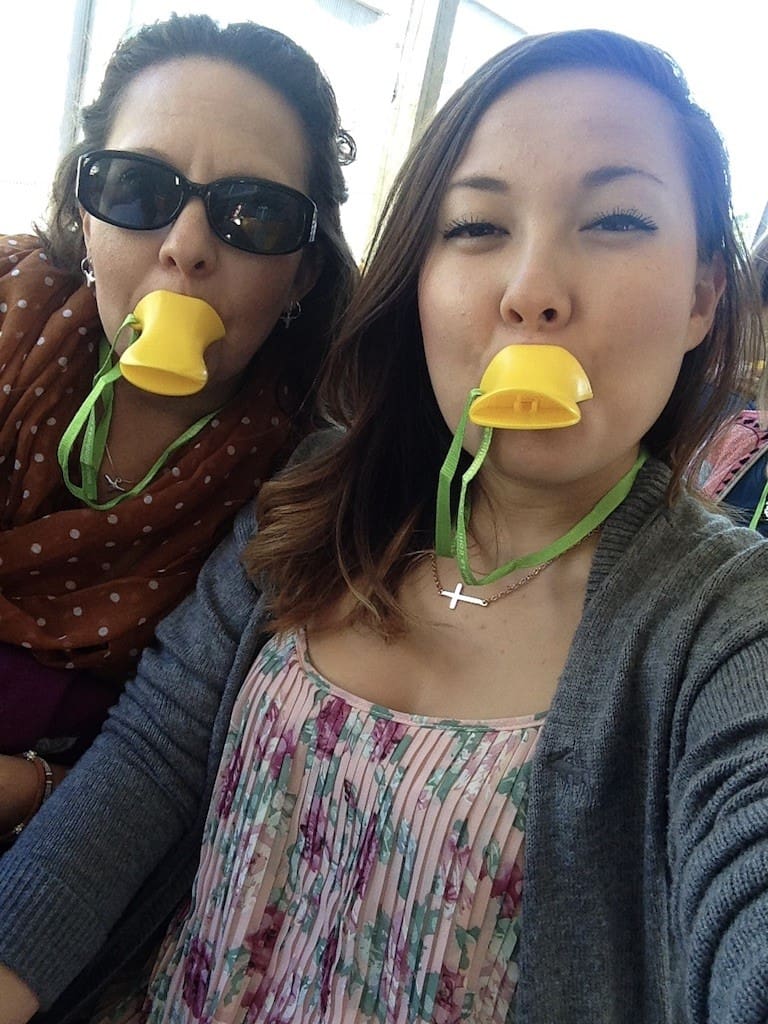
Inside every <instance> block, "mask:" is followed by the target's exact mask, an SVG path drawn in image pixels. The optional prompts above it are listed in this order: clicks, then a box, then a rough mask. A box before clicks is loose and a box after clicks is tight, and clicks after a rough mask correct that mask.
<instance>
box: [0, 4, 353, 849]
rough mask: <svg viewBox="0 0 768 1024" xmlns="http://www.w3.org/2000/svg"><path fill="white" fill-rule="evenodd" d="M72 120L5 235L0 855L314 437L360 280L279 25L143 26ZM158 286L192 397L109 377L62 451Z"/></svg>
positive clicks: (294, 54) (321, 106)
mask: <svg viewBox="0 0 768 1024" xmlns="http://www.w3.org/2000/svg"><path fill="white" fill-rule="evenodd" d="M82 128H83V137H82V140H81V141H80V142H78V143H77V145H76V146H75V147H74V148H73V149H72V151H71V152H69V153H68V154H67V155H66V156H65V157H64V159H63V160H62V162H61V165H60V167H59V170H58V173H57V176H56V180H55V182H54V186H53V200H52V211H51V215H50V219H49V222H48V225H47V227H46V229H45V230H44V231H40V232H39V233H38V235H37V236H26V235H14V236H6V237H3V238H2V239H1V240H0V755H5V756H0V837H1V838H0V843H2V842H5V843H8V842H10V841H12V840H13V839H14V838H15V836H16V835H18V833H19V832H20V831H21V829H22V828H23V827H24V826H25V824H26V823H27V822H28V821H29V820H30V818H31V817H32V815H33V814H34V812H35V811H36V810H37V808H38V807H39V805H40V802H41V801H42V799H43V798H44V797H45V796H46V795H48V794H49V793H50V791H51V788H52V786H53V784H54V783H55V782H56V781H58V780H59V779H60V778H61V776H62V774H63V772H64V770H65V766H68V765H71V764H72V763H73V762H74V761H75V760H76V759H77V758H78V757H79V756H80V755H81V754H82V752H83V751H84V750H85V749H86V748H87V747H88V745H89V744H90V742H91V741H92V739H93V737H94V736H95V735H96V733H97V732H98V730H99V727H100V725H101V723H102V722H103V720H104V718H105V716H106V713H107V709H108V708H109V707H110V706H111V705H112V704H113V703H114V702H115V700H116V699H117V696H118V694H119V692H120V689H121V687H122V686H123V684H124V682H125V680H126V679H127V678H128V676H129V675H130V674H131V673H132V672H133V670H134V669H135V666H136V663H137V661H138V658H139V655H140V652H141V650H142V648H143V647H144V646H145V645H146V643H147V642H148V641H149V640H150V639H151V637H152V635H153V633H154V629H155V626H156V625H157V623H158V621H159V620H160V618H161V617H162V616H163V615H165V614H167V613H168V612H169V611H170V610H171V609H172V608H173V607H174V606H175V605H176V604H178V603H179V601H181V599H182V598H183V597H184V596H185V595H186V594H188V593H189V592H190V591H191V590H192V589H193V587H194V583H195V579H196V577H197V573H198V571H199V569H200V567H201V566H202V564H203V562H204V561H205V559H206V557H207V555H208V554H209V553H210V552H211V550H212V549H213V548H214V547H215V545H216V544H217V543H218V541H219V540H220V539H221V538H222V536H223V535H224V534H225V532H226V531H227V530H228V529H229V528H230V526H231V523H232V520H233V517H234V516H235V514H236V512H237V511H238V509H240V508H241V507H242V506H243V504H245V503H246V502H248V501H250V500H251V499H252V498H253V496H254V495H255V494H256V492H257V491H258V489H259V486H260V484H261V482H262V481H263V480H264V479H266V478H267V477H268V476H270V474H271V473H272V472H274V470H275V469H276V468H277V467H278V466H280V465H281V464H282V463H283V462H284V460H285V458H286V457H287V455H288V454H289V453H290V451H291V449H292V447H293V446H294V445H295V443H296V442H297V440H299V439H300V438H301V437H302V436H303V435H304V434H305V433H306V431H307V430H308V428H309V425H310V423H311V419H312V412H311V410H312V389H313V384H314V379H315V376H316V374H317V371H318V367H319V365H320V362H321V360H322V358H323V354H324V352H325V350H326V348H327V344H328V341H329V337H330V332H331V326H332V324H333V323H334V321H335V318H336V315H337V313H338V312H339V311H340V309H341V308H343V306H344V305H345V304H346V302H347V299H348V297H349V294H350V291H351V288H352V285H353V283H354V281H355V279H356V269H355V266H354V262H353V259H352V256H351V254H350V251H349V249H348V247H347V244H346V242H345V240H344V237H343V234H342V231H341V226H340V219H339V207H340V204H341V203H342V202H343V200H344V198H345V186H344V181H343V177H342V172H341V166H342V165H343V164H344V163H345V162H348V160H349V159H350V158H351V157H352V156H353V155H354V153H353V150H354V144H353V142H352V140H351V138H350V137H349V136H348V135H347V134H346V133H344V132H343V131H342V130H341V129H340V126H339V118H338V111H337V108H336V102H335V98H334V95H333V92H332V89H331V87H330V85H329V83H328V82H327V80H326V79H325V77H324V76H323V75H322V73H321V72H320V70H319V68H318V66H317V64H316V63H315V62H314V60H313V59H312V58H311V57H310V56H309V55H308V54H307V53H306V52H305V51H304V50H303V49H301V48H300V47H299V46H297V45H296V44H295V43H294V42H292V41H291V40H290V39H288V38H287V37H286V36H284V35H282V34H281V33H279V32H275V31H273V30H271V29H268V28H264V27H263V26H260V25H256V24H253V23H243V24H233V25H229V26H227V27H224V28H220V27H218V26H217V25H216V24H215V22H213V21H212V20H211V19H210V18H207V17H204V16H190V17H172V18H171V19H170V20H168V21H165V22H160V23H157V24H154V25H150V26H147V27H145V28H143V29H141V30H140V31H138V32H137V33H136V34H135V35H134V36H132V37H131V38H128V39H126V40H125V41H124V42H122V43H121V44H120V45H119V46H118V48H117V50H116V51H115V53H114V55H113V57H112V58H111V60H110V62H109V65H108V67H107V69H106V74H105V77H104V82H103V85H102V88H101V92H100V94H99V96H98V97H97V99H96V100H95V101H94V102H93V103H92V104H91V105H90V106H88V107H86V108H85V109H84V110H83V112H82ZM194 182H204V183H208V184H205V185H204V186H201V185H195V184H191V183H194ZM169 292H170V293H172V295H171V297H172V298H177V297H179V296H180V297H182V299H185V298H187V297H192V298H194V299H197V300H204V301H205V303H207V304H208V306H210V307H211V308H212V310H214V311H215V314H214V315H217V316H218V317H219V318H220V321H221V324H222V326H223V336H219V337H218V339H217V340H216V341H215V342H214V343H213V344H212V345H210V347H209V348H208V349H207V351H206V352H205V364H206V365H205V366H203V367H202V370H201V372H202V373H203V375H204V376H205V375H207V382H206V383H205V384H204V386H203V387H202V389H201V390H199V391H197V392H196V393H193V394H187V395H172V396H171V395H166V394H161V395H158V394H155V393H151V392H150V391H147V390H144V389H142V388H141V387H139V386H134V384H132V383H130V382H129V381H128V380H127V379H126V378H125V377H124V376H123V375H122V374H121V375H120V376H119V377H118V378H117V380H116V381H115V382H114V383H113V384H112V385H111V390H104V391H102V392H101V402H102V403H103V406H102V407H101V408H106V407H107V402H108V401H109V409H108V411H107V412H105V413H104V414H103V415H101V409H100V408H97V409H96V412H98V413H99V415H100V416H101V418H100V419H97V420H96V424H97V426H98V427H99V430H101V432H102V436H101V447H100V448H99V444H98V442H97V443H95V444H94V443H91V446H90V448H87V445H88V442H87V439H86V440H84V439H83V435H82V434H80V435H79V436H76V437H74V439H72V438H70V440H69V441H66V440H64V441H63V438H66V436H67V434H71V433H72V428H71V426H70V425H71V424H72V422H73V420H74V419H75V418H76V416H77V415H78V410H79V409H80V410H82V409H84V408H85V407H84V403H86V402H87V401H88V400H89V395H90V396H91V397H93V395H94V394H95V393H96V389H95V388H94V384H96V385H97V386H98V380H99V377H100V376H103V375H104V371H105V370H106V369H111V368H112V366H113V363H115V361H116V358H117V356H119V355H120V354H121V353H122V352H123V351H124V349H125V347H126V345H127V344H128V340H129V339H128V338H127V332H126V331H125V330H124V331H122V333H120V326H121V324H122V323H123V321H124V319H125V318H126V316H127V315H128V314H130V313H131V312H132V311H133V310H134V308H135V307H136V306H137V304H139V303H140V301H141V300H143V299H145V297H146V296H147V295H149V294H150V293H154V294H161V295H162V294H166V293H169ZM200 305H202V303H201V304H200ZM174 329H176V330H177V331H178V334H179V335H180V336H183V335H184V331H183V330H182V329H181V328H180V327H179V318H178V315H177V314H175V313H173V314H172V315H171V318H170V323H166V325H165V327H164V328H163V331H165V332H166V333H169V334H170V333H172V332H173V330H174ZM115 340H117V345H116V350H115V352H113V351H112V350H111V349H110V343H112V342H114V341H115ZM178 344H180V342H179V341H178V339H174V340H173V342H172V345H173V346H176V345H178ZM118 372H119V371H118ZM99 430H97V431H96V434H97V437H98V434H99ZM86 433H87V432H86ZM62 445H65V447H66V451H65V452H64V454H63V455H62V449H61V446H62ZM86 449H87V450H86ZM57 456H58V457H57ZM78 458H79V459H80V463H81V465H82V474H81V473H80V471H78V469H77V462H78ZM60 462H61V463H62V465H60V464H59V463H60ZM62 469H64V470H65V471H66V473H63V472H62ZM88 472H90V478H91V479H90V484H91V486H90V490H89V488H88V486H87V483H88V480H87V474H88ZM81 475H82V479H81ZM24 752H26V754H25V756H24V757H19V756H10V755H19V754H22V753H24Z"/></svg>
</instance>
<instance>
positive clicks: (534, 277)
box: [501, 243, 573, 332]
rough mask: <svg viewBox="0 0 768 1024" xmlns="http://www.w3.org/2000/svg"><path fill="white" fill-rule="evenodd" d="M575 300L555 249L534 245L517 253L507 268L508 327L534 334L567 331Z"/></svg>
mask: <svg viewBox="0 0 768 1024" xmlns="http://www.w3.org/2000/svg"><path fill="white" fill-rule="evenodd" d="M572 312H573V296H572V291H571V287H570V285H569V283H568V282H567V281H566V277H565V273H564V267H563V266H562V259H561V258H560V256H559V255H558V253H557V251H556V250H555V247H553V246H548V245H544V244H537V243H530V244H528V245H526V246H524V247H522V248H520V249H518V250H516V251H515V253H514V255H513V258H512V260H511V262H510V263H509V264H508V265H507V277H506V280H505V282H504V291H503V295H502V299H501V316H502V319H503V320H504V321H505V323H508V324H510V325H512V326H515V327H525V328H527V329H528V330H530V331H533V332H540V331H552V330H557V329H559V328H561V327H564V326H565V325H566V324H567V323H568V321H569V320H570V319H571V315H572Z"/></svg>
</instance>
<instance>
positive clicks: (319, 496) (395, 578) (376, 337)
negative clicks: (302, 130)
mask: <svg viewBox="0 0 768 1024" xmlns="http://www.w3.org/2000/svg"><path fill="white" fill-rule="evenodd" d="M573 68H586V69H594V70H600V71H608V72H614V73H618V74H621V75H625V76H627V77H629V78H630V79H633V80H635V81H638V82H641V83H642V84H643V85H645V86H647V87H649V88H651V89H653V90H654V91H655V92H656V93H657V94H659V95H661V96H662V97H663V98H664V100H665V101H666V102H667V103H668V104H669V106H670V107H671V109H672V110H673V111H674V114H675V116H676V118H677V123H678V129H679V133H680V138H681V140H682V144H683V150H684V154H685V161H686V169H687V172H688V178H689V181H690V187H691V194H692V197H693V201H694V208H695V216H696V227H697V237H698V253H699V257H700V258H701V259H702V260H711V259H713V258H714V257H715V256H716V255H718V254H719V258H721V259H722V262H723V265H724V268H725V274H726V285H725V292H724V294H723V297H722V299H721V301H720V303H719V306H718V308H717V312H716V315H715V318H714V322H713V325H712V328H711V330H710V331H709V333H708V335H707V337H706V339H705V340H704V342H702V344H700V345H699V346H698V347H697V348H695V349H693V350H692V351H691V352H689V353H687V354H686V356H685V358H684V360H683V363H682V367H681V370H680V375H679V377H678V380H677V384H676V386H675V388H674V391H673V393H672V395H671V397H670V399H669V401H668V403H667V406H666V407H665V409H664V410H663V412H662V414H661V415H660V417H659V419H658V420H657V422H656V423H655V424H654V426H653V427H652V429H651V430H650V432H649V433H648V436H647V437H646V438H645V440H644V443H645V445H646V446H647V447H648V448H649V449H650V451H651V453H652V454H653V455H655V456H656V457H657V458H660V459H662V460H663V461H664V462H666V463H667V465H668V466H669V467H670V468H671V470H672V479H671V483H670V487H669V494H668V497H669V501H670V502H673V501H674V500H675V499H676V498H677V496H678V495H679V493H680V491H681V490H682V488H683V480H684V473H685V470H686V467H687V466H688V464H689V462H690V460H691V458H692V456H693V455H694V453H695V452H697V451H698V450H699V448H700V447H701V445H702V444H703V442H704V440H705V439H706V438H708V437H709V436H710V435H711V433H712V432H713V430H714V428H715V426H716V425H717V424H718V423H719V422H720V421H721V420H722V418H723V416H724V412H725V410H726V409H727V408H728V407H729V404H730V405H732V402H733V393H734V392H736V391H738V389H739V387H740V378H741V375H742V373H743V371H744V367H745V365H751V363H752V360H753V358H754V352H753V349H754V345H755V344H756V338H757V334H756V320H755V315H756V306H755V298H754V289H753V287H752V284H751V278H750V276H749V272H748V267H747V259H746V254H745V249H744V246H743V243H742V240H741V237H740V235H739V232H738V229H737V227H736V224H735V221H734V218H733V214H732V210H731V201H730V182H729V173H728V162H727V158H726V155H725V151H724V148H723V143H722V141H721V139H720V136H719V135H718V133H717V131H716V130H715V128H714V127H713V125H712V122H711V121H710V119H709V117H708V115H707V114H706V113H705V112H704V111H703V110H702V109H701V108H700V107H698V106H697V105H696V104H695V103H694V102H693V100H692V99H691V97H690V94H689V91H688V87H687V84H686V82H685V79H684V77H683V75H682V73H681V71H680V70H679V68H678V67H677V65H676V64H675V63H674V61H672V59H671V58H670V57H669V56H667V55H666V54H665V53H663V52H662V51H660V50H658V49H656V48H655V47H653V46H650V45H649V44H646V43H641V42H637V41H635V40H632V39H629V38H627V37H625V36H621V35H617V34H615V33H612V32H606V31H600V30H582V31H574V32H562V33H553V34H549V35H543V36H529V37H527V38H524V39H522V40H520V41H519V42H517V43H515V44H514V45H513V46H511V47H509V48H508V49H506V50H504V51H502V52H501V53H499V54H498V55H496V56H495V57H492V58H491V59H490V60H489V61H488V62H487V63H486V64H485V65H484V66H483V67H481V68H480V69H479V70H478V71H477V72H476V73H475V74H474V75H473V76H472V77H471V78H470V79H469V80H468V81H467V82H466V83H465V85H464V86H462V87H461V88H460V89H459V90H458V92H456V93H455V94H454V96H453V97H452V98H451V99H450V100H449V101H448V102H447V104H446V105H445V106H444V107H443V108H442V110H440V112H439V113H438V114H437V115H436V117H435V118H434V120H433V121H432V123H431V124H430V126H429V127H428V128H427V130H426V131H425V133H424V135H423V137H422V138H421V140H420V141H419V142H418V143H417V144H416V146H415V148H414V149H413V150H412V152H411V153H410V155H409V157H408V158H407V160H406V162H405V164H404V166H403V168H402V170H401V172H400V174H399V176H398V178H397V180H396V181H395V184H394V186H393V189H392V191H391V193H390V196H389V198H388V200H387V203H386V207H385V212H384V217H383V220H382V222H381V225H380V227H379V229H378V232H377V234H376V236H375V238H374V241H373V245H372V250H371V256H370V258H369V260H368V263H367V267H366V271H365V273H364V276H363V282H362V285H361V287H360V289H359V291H358V293H357V296H356V299H355V300H354V302H353V305H352V307H351V308H350V310H349V313H348V316H347V317H346V319H345V322H344V324H343V325H342V330H341V334H340V336H339V338H338V339H337V341H336V343H335V345H334V347H333V349H332V353H331V357H330V360H329V362H328V364H327V367H326V371H325V374H324V380H323V387H322V394H323V398H324V401H325V403H326V408H327V410H328V414H329V417H330V419H331V420H332V421H333V422H334V423H335V424H337V425H338V427H340V428H342V429H341V430H339V431H338V432H337V434H336V435H335V437H334V439H333V440H332V441H331V443H330V444H329V446H328V447H327V448H326V449H325V450H324V451H321V452H319V453H318V454H316V455H315V456H314V457H312V458H310V459H309V460H308V461H306V462H304V463H302V464H300V465H298V466H296V467H295V468H293V469H291V470H290V471H288V472H286V473H285V474H284V475H283V476H282V477H281V478H278V479H277V480H275V481H274V482H273V483H271V484H270V485H268V486H266V487H264V488H263V489H262V491H261V495H260V499H259V519H260V529H259V534H258V536H257V537H256V538H255V540H254V541H253V542H252V544H251V547H250V549H249V555H248V560H249V567H250V569H251V571H252V572H254V573H259V574H264V577H265V578H266V580H267V581H268V590H269V593H270V594H271V602H272V610H273V614H274V619H275V626H276V628H286V627H291V626H297V625H299V624H302V623H305V622H307V621H308V620H309V619H310V618H311V617H312V616H313V615H314V614H315V613H316V611H317V609H318V608H324V607H328V606H329V605H330V604H331V603H332V602H334V601H337V600H338V599H339V598H340V597H341V596H342V595H343V594H344V592H345V590H349V591H351V592H352V593H353V594H354V596H355V598H356V601H355V605H354V607H355V610H354V612H353V613H352V615H351V619H352V620H353V621H355V620H356V621H363V622H366V623H368V624H370V625H372V626H373V627H374V628H376V629H378V630H379V631H380V632H381V633H382V634H383V635H385V636H392V635H396V634H397V633H398V632H399V631H400V630H401V629H402V628H403V627H404V625H405V623H404V619H403V616H402V613H401V612H400V610H399V609H398V605H397V591H398V588H399V586H400V584H401V581H402V579H403V577H404V575H405V574H406V572H407V571H408V569H409V567H410V565H411V564H412V563H413V561H414V559H416V558H419V557H421V556H422V553H423V552H424V550H426V549H428V548H431V547H432V545H433V543H434V504H435V491H436V484H437V478H438V472H439V469H440V465H441V463H442V461H443V459H444V457H445V453H446V450H447V448H448V445H449V443H450V440H451V434H450V432H449V430H448V427H447V426H446V424H445V422H444V420H443V418H442V416H441V414H440V411H439V409H438V406H437V402H436V400H435V397H434V394H433V391H432V386H431V384H430V380H429V375H428V373H427V367H426V362H425V358H424V351H423V344H422V336H421V329H420V324H419V312H418V303H417V284H418V276H419V271H420V268H421V266H422V264H423V262H424V259H425V257H426V254H427V250H428V247H429V244H430V240H431V237H432V234H433V227H434V220H435V217H436V215H437V211H438V208H439V205H440V201H441V199H442V196H443V193H444V190H445V188H446V185H447V183H448V181H449V178H450V175H451V174H452V172H453V169H454V168H455V167H456V165H457V163H458V161H459V160H460V158H461V155H462V153H463V151H464V149H465V147H466V146H467V143H468V141H469V139H470V137H471V136H472V133H473V131H474V129H475V127H476V126H477V124H478V121H479V120H480V118H481V117H482V116H483V114H484V113H485V112H486V110H488V108H489V107H490V106H491V104H492V103H493V102H494V101H495V100H497V99H498V98H499V97H500V96H501V95H502V94H504V93H506V92H507V91H508V90H510V89H512V88H513V87H514V86H515V85H516V84H518V83H519V82H522V81H524V80H525V79H528V78H530V77H532V76H533V75H536V74H540V73H543V72H547V71H552V70H564V69H573Z"/></svg>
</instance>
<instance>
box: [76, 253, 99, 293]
mask: <svg viewBox="0 0 768 1024" xmlns="http://www.w3.org/2000/svg"><path fill="white" fill-rule="evenodd" d="M80 269H81V270H82V272H83V277H84V278H85V285H86V288H93V286H94V285H95V284H96V275H95V274H94V272H93V264H92V263H91V257H90V256H89V255H88V253H86V254H85V256H83V258H82V259H81V260H80Z"/></svg>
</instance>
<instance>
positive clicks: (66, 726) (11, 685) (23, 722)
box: [0, 644, 121, 764]
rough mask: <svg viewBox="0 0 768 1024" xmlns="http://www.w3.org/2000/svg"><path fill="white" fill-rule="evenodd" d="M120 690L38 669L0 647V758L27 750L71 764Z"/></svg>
mask: <svg viewBox="0 0 768 1024" xmlns="http://www.w3.org/2000/svg"><path fill="white" fill-rule="evenodd" d="M120 689H121V687H120V686H117V685H116V684H113V683H107V682H104V681H103V680H101V679H97V678H95V677H94V676H93V675H91V674H90V673H89V672H85V671H83V670H71V671H67V670H63V669H55V668H49V667H48V666H47V665H41V664H40V662H39V661H37V660H36V659H35V658H34V657H32V655H31V654H30V653H29V652H27V651H25V650H22V649H21V648H20V647H12V646H11V645H9V644H0V753H2V754H19V753H21V752H22V751H24V750H27V749H29V748H32V749H34V750H37V751H38V752H39V753H41V754H45V755H50V759H51V760H54V761H56V762H58V763H61V764H73V763H74V762H75V761H76V760H77V758H78V757H79V756H80V755H81V754H82V753H83V751H84V750H85V749H86V748H87V747H88V746H89V745H90V744H91V743H92V742H93V740H94V738H95V737H96V734H97V733H98V731H99V729H100V728H101V725H102V723H103V721H104V719H105V718H106V716H107V712H108V711H109V709H110V707H111V706H112V705H113V704H114V703H115V701H116V700H117V698H118V695H119V692H120Z"/></svg>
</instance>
